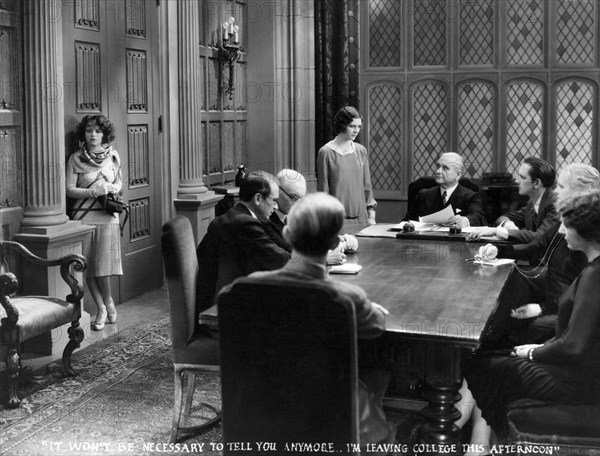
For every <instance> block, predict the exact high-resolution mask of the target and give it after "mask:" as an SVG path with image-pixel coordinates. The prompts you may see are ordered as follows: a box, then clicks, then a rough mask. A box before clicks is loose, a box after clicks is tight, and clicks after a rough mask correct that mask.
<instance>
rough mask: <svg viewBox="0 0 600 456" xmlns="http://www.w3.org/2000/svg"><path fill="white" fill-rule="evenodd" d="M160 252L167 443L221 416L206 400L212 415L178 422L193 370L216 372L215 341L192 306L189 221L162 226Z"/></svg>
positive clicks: (186, 406) (186, 410) (186, 408)
mask: <svg viewBox="0 0 600 456" xmlns="http://www.w3.org/2000/svg"><path fill="white" fill-rule="evenodd" d="M162 256H163V263H164V266H165V274H166V277H167V286H168V288H169V301H170V304H171V342H172V344H171V348H172V351H173V372H174V376H175V394H174V397H175V404H174V409H173V422H172V425H171V440H170V442H171V443H175V442H176V441H177V434H178V432H179V431H184V432H188V433H198V432H200V431H203V430H205V429H208V428H210V427H211V426H213V425H215V424H216V423H218V422H219V421H220V420H221V415H220V413H219V412H218V411H216V410H215V409H214V408H213V407H212V406H211V405H209V404H204V403H203V404H202V405H203V406H206V407H208V408H209V409H212V410H213V411H214V412H215V417H214V418H212V419H210V420H208V421H207V422H205V423H203V424H201V425H198V426H190V427H183V426H180V424H179V423H180V420H181V412H182V409H183V414H184V416H185V417H186V418H187V417H188V416H189V414H190V408H191V403H192V399H193V394H194V380H195V375H196V373H205V374H206V373H210V374H219V371H220V367H219V341H218V340H217V339H214V338H212V337H210V336H209V335H208V334H207V333H206V332H205V331H204V330H203V328H202V327H201V326H199V324H198V314H199V313H200V312H201V311H202V310H204V309H199V308H197V306H196V278H197V275H198V269H199V268H198V259H197V257H196V246H195V245H194V234H193V233H192V225H191V224H190V221H189V220H188V219H187V218H185V217H183V216H181V215H179V216H177V217H175V218H173V219H171V220H169V221H168V222H167V223H165V224H164V226H163V233H162ZM184 374H187V377H188V379H187V392H186V397H185V402H184V401H183V376H184Z"/></svg>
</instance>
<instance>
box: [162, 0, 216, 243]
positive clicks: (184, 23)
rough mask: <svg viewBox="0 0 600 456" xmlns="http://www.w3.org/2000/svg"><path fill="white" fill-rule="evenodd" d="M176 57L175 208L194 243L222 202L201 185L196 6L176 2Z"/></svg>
mask: <svg viewBox="0 0 600 456" xmlns="http://www.w3.org/2000/svg"><path fill="white" fill-rule="evenodd" d="M176 7H177V48H178V51H177V54H178V58H179V59H178V63H177V65H178V68H179V75H178V82H179V89H178V93H179V97H178V99H179V185H178V187H177V199H175V201H174V204H175V208H176V210H177V213H178V214H180V215H184V216H185V217H187V218H188V219H190V222H191V223H192V228H193V230H194V238H195V240H196V242H200V240H201V239H202V238H203V237H204V234H206V229H207V228H208V224H209V223H210V222H211V221H212V219H213V218H214V217H215V206H216V204H217V203H218V202H219V201H220V200H221V199H222V198H223V196H222V195H216V194H215V192H213V191H208V189H207V188H206V185H204V182H203V181H202V133H201V132H202V124H201V117H200V116H201V110H200V108H201V106H202V90H203V88H202V84H201V79H200V75H201V72H202V67H201V65H200V53H199V49H198V46H199V43H200V24H199V20H198V18H199V17H200V16H199V9H198V8H199V3H198V2H197V1H195V0H180V1H179V2H177V6H176Z"/></svg>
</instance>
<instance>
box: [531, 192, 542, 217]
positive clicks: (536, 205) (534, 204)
mask: <svg viewBox="0 0 600 456" xmlns="http://www.w3.org/2000/svg"><path fill="white" fill-rule="evenodd" d="M543 196H544V194H543V193H542V194H541V195H540V197H539V198H538V199H537V201H536V202H535V203H533V210H534V211H535V213H536V214H539V213H540V204H541V202H542V197H543Z"/></svg>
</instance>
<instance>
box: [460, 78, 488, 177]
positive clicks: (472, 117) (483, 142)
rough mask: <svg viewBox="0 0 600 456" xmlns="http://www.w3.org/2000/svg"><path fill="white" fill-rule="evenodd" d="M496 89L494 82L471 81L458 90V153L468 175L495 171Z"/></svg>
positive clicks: (478, 175) (479, 175)
mask: <svg viewBox="0 0 600 456" xmlns="http://www.w3.org/2000/svg"><path fill="white" fill-rule="evenodd" d="M495 112H496V91H495V90H494V87H493V86H492V85H490V84H486V83H481V82H469V83H466V84H462V85H461V86H460V88H459V91H458V153H460V154H461V155H462V156H463V159H464V162H465V176H467V177H471V178H474V177H481V174H482V173H483V172H486V171H493V170H494V142H495V133H494V132H495V117H494V113H495Z"/></svg>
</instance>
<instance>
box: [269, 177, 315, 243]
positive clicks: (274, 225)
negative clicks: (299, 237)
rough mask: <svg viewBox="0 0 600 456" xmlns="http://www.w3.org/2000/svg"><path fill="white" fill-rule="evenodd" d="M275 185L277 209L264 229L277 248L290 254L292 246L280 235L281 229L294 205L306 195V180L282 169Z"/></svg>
mask: <svg viewBox="0 0 600 456" xmlns="http://www.w3.org/2000/svg"><path fill="white" fill-rule="evenodd" d="M277 184H279V199H278V201H277V208H275V210H274V211H273V213H272V214H271V216H270V217H269V221H268V222H266V223H265V225H266V227H265V228H266V230H267V232H268V233H269V234H270V235H271V237H272V238H273V240H274V241H275V243H276V244H277V245H278V246H280V247H283V248H284V249H286V250H288V251H289V252H291V251H292V246H291V245H290V244H289V243H288V242H287V241H286V240H285V239H284V237H283V235H282V233H283V227H284V226H285V224H286V219H287V215H288V213H289V212H290V209H291V208H292V206H293V205H294V203H295V202H296V201H298V200H299V199H300V198H302V197H303V196H304V195H305V194H306V179H304V176H303V175H302V174H300V173H299V172H298V171H295V170H293V169H282V170H281V171H279V172H278V173H277Z"/></svg>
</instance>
